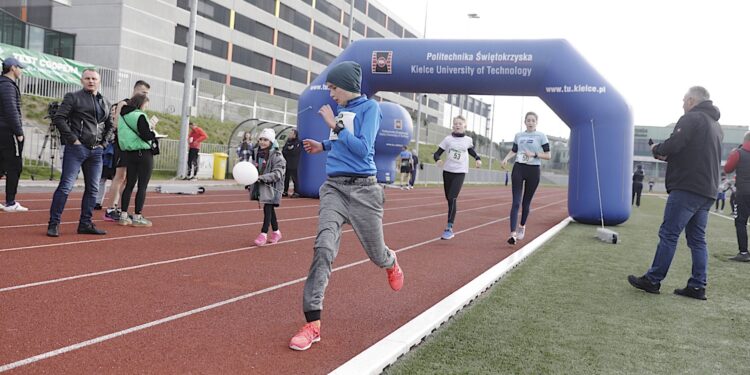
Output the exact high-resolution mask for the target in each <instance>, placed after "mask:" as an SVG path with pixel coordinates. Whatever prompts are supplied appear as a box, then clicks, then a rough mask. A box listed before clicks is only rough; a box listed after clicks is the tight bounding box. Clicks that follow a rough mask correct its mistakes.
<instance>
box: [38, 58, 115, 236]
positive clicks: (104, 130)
mask: <svg viewBox="0 0 750 375" xmlns="http://www.w3.org/2000/svg"><path fill="white" fill-rule="evenodd" d="M81 84H82V85H83V89H81V90H79V91H75V92H69V93H67V94H65V98H63V101H62V103H61V104H60V108H59V109H58V110H57V112H56V113H55V116H54V117H53V118H52V123H53V124H54V125H55V126H56V127H57V130H58V131H59V132H60V140H61V142H62V143H63V144H64V147H65V148H64V150H63V168H62V175H61V176H60V184H59V185H58V186H57V190H55V193H54V195H53V196H52V205H51V206H50V219H49V225H48V226H47V235H48V236H50V237H58V236H59V235H60V230H59V225H60V220H61V217H62V213H63V210H64V209H65V203H66V202H67V201H68V194H70V191H71V190H72V189H73V184H74V183H75V180H76V177H77V176H78V172H80V171H81V169H83V178H84V184H85V189H84V192H83V198H82V199H81V216H80V219H79V223H78V233H79V234H98V235H102V234H107V232H105V231H103V230H101V229H98V228H96V227H95V226H94V223H93V222H92V221H91V216H92V211H93V209H94V205H95V204H96V194H97V193H98V191H99V178H100V177H101V174H102V153H103V151H104V148H105V147H106V145H107V140H108V139H110V137H111V135H112V118H111V116H110V113H109V111H108V109H109V102H108V101H107V99H106V98H105V97H104V96H102V94H101V93H100V92H99V85H100V77H99V73H98V72H97V71H96V70H93V69H86V70H84V71H83V74H82V77H81Z"/></svg>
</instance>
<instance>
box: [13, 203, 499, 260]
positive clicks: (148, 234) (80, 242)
mask: <svg viewBox="0 0 750 375" xmlns="http://www.w3.org/2000/svg"><path fill="white" fill-rule="evenodd" d="M483 199H484V198H476V199H466V200H464V201H462V202H470V201H476V200H483ZM438 204H440V203H433V204H429V205H427V204H422V205H416V206H411V207H392V208H388V209H385V210H386V211H392V210H401V209H404V208H413V207H425V206H433V205H438ZM317 217H318V216H308V217H304V218H293V219H283V220H280V221H289V220H300V219H314V218H317ZM258 224H262V222H256V223H241V224H227V225H221V226H215V227H208V228H192V229H182V230H174V231H167V232H156V233H144V234H134V235H127V236H120V237H105V238H98V239H93V240H84V241H70V242H58V243H49V244H42V245H30V246H20V247H11V248H7V249H0V253H5V252H10V251H19V250H30V249H40V248H45V247H59V246H66V245H78V244H85V243H96V242H104V241H115V240H119V239H125V238H141V237H153V236H161V235H169V234H176V233H187V232H199V231H205V230H214V229H221V228H235V227H241V226H250V225H258Z"/></svg>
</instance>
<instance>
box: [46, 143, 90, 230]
mask: <svg viewBox="0 0 750 375" xmlns="http://www.w3.org/2000/svg"><path fill="white" fill-rule="evenodd" d="M102 152H103V150H102V149H101V148H100V147H97V148H95V149H90V148H88V147H86V146H83V145H66V146H65V149H64V150H63V158H62V159H63V168H62V175H61V176H60V184H59V185H57V190H55V194H54V195H53V196H52V206H51V207H50V208H49V223H50V224H60V217H61V216H62V213H63V209H65V203H66V202H67V201H68V194H70V191H71V190H73V184H75V182H76V178H77V177H78V172H80V171H81V169H83V180H84V183H85V186H86V188H85V190H84V192H83V199H82V200H81V218H80V220H79V222H80V223H81V224H91V223H92V222H91V216H92V211H93V210H94V205H95V204H96V195H97V193H98V192H99V178H100V177H101V175H102Z"/></svg>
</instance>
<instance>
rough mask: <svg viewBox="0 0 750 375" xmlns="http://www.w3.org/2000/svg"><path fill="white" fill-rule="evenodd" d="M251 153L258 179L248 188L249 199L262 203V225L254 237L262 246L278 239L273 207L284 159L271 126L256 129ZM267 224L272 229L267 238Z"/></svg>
mask: <svg viewBox="0 0 750 375" xmlns="http://www.w3.org/2000/svg"><path fill="white" fill-rule="evenodd" d="M254 155H255V165H256V167H257V168H258V181H256V182H255V186H253V188H252V189H251V190H250V191H251V197H250V198H251V199H252V200H257V201H258V203H262V204H263V227H262V228H261V230H260V234H259V235H258V237H257V238H256V239H255V244H256V245H258V246H263V245H265V244H266V242H268V243H271V244H274V243H277V242H279V240H281V231H280V230H279V222H278V220H276V209H275V208H276V207H278V206H279V204H280V203H281V188H282V186H284V181H283V179H284V172H285V171H286V160H285V159H284V155H282V153H281V151H280V150H279V146H278V144H277V143H276V132H275V131H274V130H273V129H271V128H265V129H263V130H262V131H261V132H260V135H259V136H258V146H257V147H256V148H255V152H254ZM253 192H257V196H252V194H253ZM269 226H270V227H271V229H272V230H273V232H271V236H270V237H269V236H268V227H269Z"/></svg>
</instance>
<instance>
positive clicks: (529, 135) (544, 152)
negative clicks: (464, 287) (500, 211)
mask: <svg viewBox="0 0 750 375" xmlns="http://www.w3.org/2000/svg"><path fill="white" fill-rule="evenodd" d="M538 120H539V117H538V116H537V114H536V113H534V112H528V113H526V116H525V117H524V123H525V124H526V131H523V132H520V133H518V134H516V137H515V139H514V140H513V148H512V149H511V150H510V152H508V155H506V156H505V158H504V159H503V161H502V166H503V168H505V167H506V166H507V165H508V161H509V160H510V159H512V158H513V157H515V158H516V162H515V163H514V164H513V171H512V172H511V175H510V180H511V184H510V186H511V190H513V204H512V205H511V208H510V237H508V243H509V244H511V245H515V244H516V242H518V241H519V240H522V239H523V238H524V236H525V235H526V220H528V218H529V213H530V212H531V199H532V198H534V192H536V188H537V186H539V178H540V177H541V174H542V172H541V166H542V159H544V160H549V159H551V158H552V153H551V152H550V148H549V141H548V140H547V136H546V135H545V134H544V133H542V132H540V131H537V130H536V126H537V121H538ZM522 197H523V201H522V200H521V198H522ZM519 206H520V207H521V208H522V211H521V225H520V226H519V225H518V208H519ZM516 227H517V228H516ZM516 229H517V231H516Z"/></svg>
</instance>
